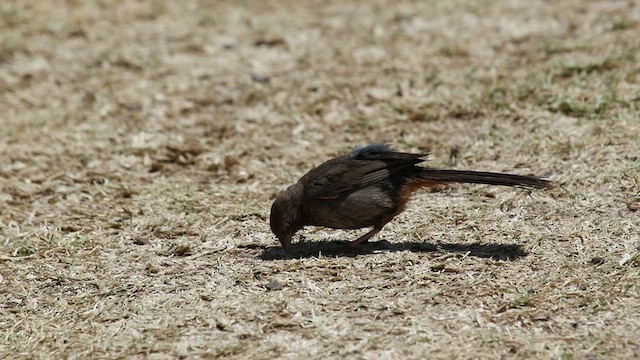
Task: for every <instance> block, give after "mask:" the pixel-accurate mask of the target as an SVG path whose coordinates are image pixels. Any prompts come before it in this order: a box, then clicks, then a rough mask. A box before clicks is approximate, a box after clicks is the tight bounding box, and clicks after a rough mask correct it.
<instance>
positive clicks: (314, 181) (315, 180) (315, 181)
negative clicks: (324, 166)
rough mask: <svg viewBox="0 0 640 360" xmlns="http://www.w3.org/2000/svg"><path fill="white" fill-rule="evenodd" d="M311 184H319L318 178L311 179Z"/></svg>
mask: <svg viewBox="0 0 640 360" xmlns="http://www.w3.org/2000/svg"><path fill="white" fill-rule="evenodd" d="M311 185H313V186H320V180H318V179H313V180H312V181H311Z"/></svg>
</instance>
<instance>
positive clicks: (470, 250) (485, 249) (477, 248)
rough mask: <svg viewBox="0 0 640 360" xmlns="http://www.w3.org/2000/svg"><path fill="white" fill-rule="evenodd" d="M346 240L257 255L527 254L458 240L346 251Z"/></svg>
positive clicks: (385, 244) (271, 249)
mask: <svg viewBox="0 0 640 360" xmlns="http://www.w3.org/2000/svg"><path fill="white" fill-rule="evenodd" d="M348 243H349V242H348V241H305V242H300V243H296V244H292V245H291V248H290V252H289V253H286V252H285V251H284V250H283V249H282V248H281V247H279V246H272V247H267V248H264V249H263V251H262V254H261V255H260V258H261V259H262V260H285V259H304V258H313V257H318V256H325V257H326V256H329V257H343V256H344V257H356V256H358V255H366V254H373V253H379V252H396V251H411V252H425V253H426V252H450V253H466V254H469V256H475V257H480V258H491V259H494V260H508V261H513V260H517V259H519V258H521V257H524V256H527V255H528V253H527V252H526V251H525V250H524V249H523V248H522V246H520V245H517V244H493V243H489V244H482V243H473V244H460V243H438V244H433V243H427V242H403V243H391V242H389V241H387V240H380V241H375V242H369V243H366V244H362V245H360V246H359V247H358V248H357V249H355V250H352V251H349V250H346V249H345V248H346V246H347V244H348Z"/></svg>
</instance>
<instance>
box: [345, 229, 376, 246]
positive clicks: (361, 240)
mask: <svg viewBox="0 0 640 360" xmlns="http://www.w3.org/2000/svg"><path fill="white" fill-rule="evenodd" d="M380 230H382V226H374V227H373V229H371V231H369V232H368V233H366V234H364V235H362V236H360V237H359V238H357V239H355V240H353V241H352V242H350V243H349V244H348V245H347V249H348V250H353V249H355V247H356V246H358V245H360V244H362V243H364V242H367V241H369V239H371V238H372V237H373V236H375V235H376V234H377V233H379V232H380Z"/></svg>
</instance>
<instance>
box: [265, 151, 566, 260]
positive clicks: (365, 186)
mask: <svg viewBox="0 0 640 360" xmlns="http://www.w3.org/2000/svg"><path fill="white" fill-rule="evenodd" d="M426 156H427V154H425V153H407V152H399V151H396V150H394V149H393V147H391V146H390V145H389V144H386V143H372V144H368V145H364V146H357V147H354V148H353V149H352V150H351V152H349V153H348V154H346V155H342V156H338V157H335V158H333V159H330V160H328V161H326V162H324V163H322V164H321V165H319V166H318V167H316V168H314V169H312V170H310V171H309V172H308V173H306V174H305V175H303V176H302V177H301V178H300V180H298V182H296V183H295V184H293V185H291V186H289V187H288V188H287V189H286V190H284V191H282V192H281V193H280V194H279V195H278V196H277V197H276V199H275V201H274V202H273V204H272V206H271V213H270V215H269V225H270V227H271V231H272V232H273V233H274V235H275V236H276V237H277V239H278V241H279V242H280V244H281V245H282V247H283V248H284V250H285V251H287V252H289V251H290V245H291V240H292V238H293V235H295V233H296V232H297V231H298V230H300V229H302V228H303V227H305V226H322V227H327V228H333V229H361V228H368V227H371V230H370V231H369V232H367V233H366V234H364V235H362V236H360V237H359V238H357V239H355V240H353V241H351V242H350V243H349V244H348V245H347V250H354V249H355V248H356V247H357V246H358V245H360V244H362V243H364V242H367V241H368V240H369V239H371V238H372V237H373V236H375V235H376V234H378V233H379V232H380V231H381V230H382V228H384V226H385V225H386V224H387V223H389V222H390V221H391V220H393V218H394V217H396V216H397V215H398V214H400V213H401V212H403V211H404V210H405V209H406V206H407V203H408V201H409V200H410V198H411V196H412V195H413V194H414V193H415V192H416V191H417V190H419V189H421V188H430V187H438V186H439V185H441V184H447V183H475V184H488V185H502V186H515V187H523V188H538V189H549V188H552V187H553V186H554V183H553V182H552V181H550V180H546V179H543V178H541V177H537V176H525V175H515V174H506V173H496V172H485V171H470V170H453V169H437V168H430V167H426V166H420V165H419V164H421V163H422V162H424V161H426V159H425V157H426Z"/></svg>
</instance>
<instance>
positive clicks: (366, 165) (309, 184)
mask: <svg viewBox="0 0 640 360" xmlns="http://www.w3.org/2000/svg"><path fill="white" fill-rule="evenodd" d="M423 156H424V154H411V153H401V152H396V151H375V152H360V153H357V154H356V155H354V154H353V152H352V154H349V155H345V156H341V157H338V158H335V159H332V160H329V161H327V162H325V163H324V164H322V165H320V166H318V167H317V168H315V169H313V170H311V171H310V172H309V173H307V174H306V175H305V176H304V177H303V179H302V180H301V181H303V182H304V184H305V196H307V197H308V198H309V199H333V198H336V197H339V196H340V195H342V194H344V193H348V192H353V191H356V190H359V189H362V188H365V187H367V186H371V185H373V184H375V183H378V182H380V181H383V180H385V179H387V178H389V177H390V176H391V175H393V174H395V173H397V172H399V171H401V170H404V169H407V168H409V167H412V166H414V165H415V164H417V163H420V162H422V161H423V160H422V159H421V157H423Z"/></svg>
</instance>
